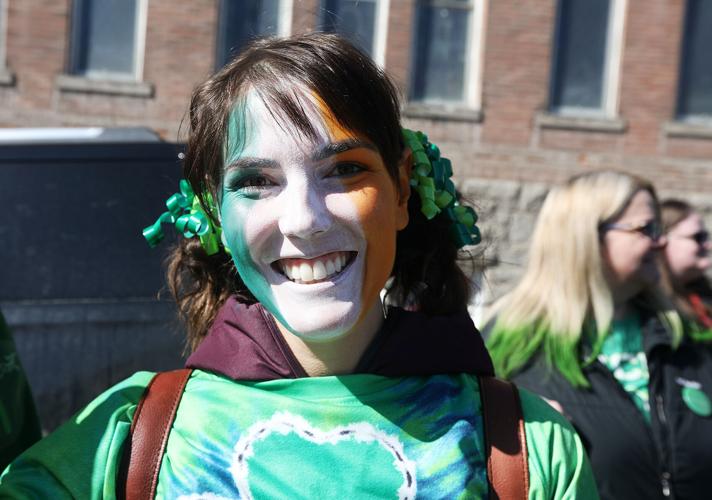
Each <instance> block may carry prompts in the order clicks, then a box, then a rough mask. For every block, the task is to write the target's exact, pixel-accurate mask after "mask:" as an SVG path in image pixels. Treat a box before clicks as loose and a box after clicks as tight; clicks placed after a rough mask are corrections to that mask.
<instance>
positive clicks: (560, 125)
mask: <svg viewBox="0 0 712 500" xmlns="http://www.w3.org/2000/svg"><path fill="white" fill-rule="evenodd" d="M536 125H537V126H538V127H540V128H551V129H560V130H585V131H590V132H607V133H622V132H625V130H626V128H627V126H628V124H627V123H626V121H625V120H624V119H622V118H597V117H591V116H566V115H557V114H552V113H538V114H537V115H536Z"/></svg>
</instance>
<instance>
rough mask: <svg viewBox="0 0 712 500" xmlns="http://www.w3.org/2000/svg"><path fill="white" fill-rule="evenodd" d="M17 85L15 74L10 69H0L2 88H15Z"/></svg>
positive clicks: (0, 85) (0, 84)
mask: <svg viewBox="0 0 712 500" xmlns="http://www.w3.org/2000/svg"><path fill="white" fill-rule="evenodd" d="M14 85H15V73H14V72H13V71H11V70H10V69H9V68H0V87H13V86H14Z"/></svg>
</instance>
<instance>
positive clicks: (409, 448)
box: [0, 371, 598, 500]
mask: <svg viewBox="0 0 712 500" xmlns="http://www.w3.org/2000/svg"><path fill="white" fill-rule="evenodd" d="M151 377H152V374H151V373H146V372H142V373H137V374H136V375H134V376H132V377H131V378H129V379H128V380H126V381H124V382H122V383H120V384H118V385H117V386H115V387H113V388H112V389H110V390H108V391H106V392H105V393H104V394H102V395H101V396H100V397H98V398H97V399H96V400H95V401H94V402H92V403H91V404H90V405H89V406H88V407H87V408H86V409H85V410H83V411H82V412H80V413H79V414H78V415H76V416H75V417H74V418H72V419H71V420H70V421H69V422H67V423H66V424H65V425H63V426H62V427H61V428H60V429H58V430H57V431H56V432H55V433H54V434H52V435H51V436H49V437H47V438H46V439H45V440H43V441H42V442H40V443H38V444H37V445H36V446H35V447H33V448H32V449H30V450H29V451H28V452H27V453H25V454H24V455H23V456H22V457H21V458H20V459H18V460H17V461H16V462H15V463H14V464H12V465H11V466H10V468H9V469H8V470H7V471H6V472H5V474H4V475H3V476H2V478H1V479H0V496H2V495H5V494H8V495H17V496H19V497H27V496H32V495H35V496H36V497H41V498H53V499H60V498H71V497H75V498H92V499H94V498H113V497H114V491H115V477H116V472H117V468H118V465H119V462H120V458H121V450H122V445H123V442H124V440H125V438H126V436H127V433H128V430H129V426H130V422H131V418H132V415H133V413H134V411H135V408H136V403H137V401H138V400H139V398H140V396H141V393H142V392H143V389H144V387H145V386H146V384H148V382H149V381H150V379H151ZM521 400H522V409H523V413H524V419H525V431H526V438H527V450H528V460H529V471H530V495H529V498H531V499H564V498H571V499H573V498H576V499H589V498H590V499H595V498H598V496H597V494H596V487H595V484H594V481H593V476H592V473H591V470H590V467H589V464H588V460H587V458H586V455H585V452H584V449H583V446H582V444H581V441H580V440H579V438H578V436H577V435H576V433H575V432H574V431H573V429H572V428H571V426H570V425H569V424H568V423H567V422H566V421H565V419H564V418H563V417H561V415H559V414H558V413H557V412H555V411H554V410H553V409H552V408H550V407H549V405H548V404H547V403H545V402H544V401H542V400H541V399H540V398H539V397H537V396H534V395H532V394H530V393H529V392H526V391H523V390H522V391H521ZM484 456H485V454H484V444H483V434H482V417H481V411H480V397H479V387H478V384H477V379H476V378H475V377H473V376H469V375H459V376H449V375H437V376H431V377H402V378H387V377H381V376H376V375H348V376H329V377H314V378H300V379H285V380H273V381H267V382H241V383H238V382H234V381H232V380H229V379H227V378H224V377H221V376H218V375H215V374H211V373H207V372H203V371H195V372H194V373H193V376H192V377H191V379H190V380H189V382H188V385H187V386H186V390H185V392H184V395H183V399H182V400H181V404H180V407H179V409H178V412H177V415H176V420H175V422H174V424H173V428H172V431H171V434H170V438H169V440H168V444H167V447H166V454H165V456H164V458H163V462H162V467H161V471H160V474H159V482H158V489H157V498H171V499H173V498H179V499H184V500H187V499H198V498H205V499H211V500H219V499H226V498H358V499H367V498H394V499H396V498H486V497H487V477H486V467H485V463H484Z"/></svg>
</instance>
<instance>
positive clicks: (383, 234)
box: [220, 92, 409, 341]
mask: <svg viewBox="0 0 712 500" xmlns="http://www.w3.org/2000/svg"><path fill="white" fill-rule="evenodd" d="M314 101H315V100H314V99H310V98H309V97H308V95H307V94H306V93H305V94H304V98H303V99H302V105H303V106H304V108H305V109H306V110H307V114H308V115H309V117H310V118H311V120H312V123H313V124H314V125H315V128H316V129H317V135H318V137H317V138H316V139H309V138H306V137H304V136H303V135H300V134H299V133H296V132H293V131H292V132H290V131H288V130H285V129H286V128H287V126H285V125H284V124H280V123H277V122H276V121H275V119H274V118H273V117H272V115H271V114H270V112H269V110H268V109H267V107H266V106H265V104H264V103H263V102H262V101H261V100H260V99H259V98H258V97H257V96H256V95H255V94H254V92H253V93H250V94H249V95H248V98H247V100H246V103H245V105H244V112H242V113H238V112H236V111H234V112H233V116H232V123H231V127H230V130H229V133H228V136H229V137H228V146H227V151H226V153H227V154H226V159H227V160H226V165H225V171H224V179H223V186H222V199H221V202H220V213H221V219H222V227H223V238H224V240H225V243H226V245H227V246H228V247H229V248H230V250H231V252H232V255H233V259H234V261H235V264H236V266H237V270H238V273H239V274H240V277H241V278H242V280H243V281H244V283H245V285H247V287H248V288H249V289H250V291H251V292H252V293H253V294H254V296H255V297H256V298H257V299H258V300H259V301H260V302H261V303H262V304H263V305H264V306H265V307H266V308H267V310H268V311H270V313H272V315H273V316H274V317H275V318H276V319H277V321H279V322H280V323H281V324H282V326H284V327H286V328H287V329H288V330H289V331H291V332H292V333H294V334H296V335H298V336H300V337H302V338H303V339H305V340H316V341H319V340H329V339H333V338H337V337H339V336H342V335H345V334H347V333H349V332H350V331H352V330H353V329H354V327H355V326H356V325H357V324H358V323H359V321H360V320H361V319H363V317H364V316H365V315H366V313H367V312H368V311H369V310H370V309H371V308H373V307H374V306H375V304H376V302H377V301H379V300H380V298H379V293H380V290H381V288H382V287H383V285H384V283H385V282H386V280H387V279H388V277H389V276H390V273H391V270H392V267H393V262H394V258H395V249H396V232H397V231H398V230H400V229H403V228H404V227H405V226H406V224H407V223H408V211H407V196H408V195H407V193H408V192H409V191H408V179H407V174H405V175H401V176H400V179H399V183H400V184H401V186H400V188H401V189H400V190H399V187H398V186H397V185H396V183H395V182H394V181H393V179H392V178H391V177H390V175H389V174H388V171H387V169H386V166H385V164H384V163H383V159H382V158H381V155H380V154H379V153H378V151H377V150H376V148H375V146H373V145H372V144H371V143H370V142H369V141H368V140H367V139H366V138H365V137H363V136H360V135H358V134H354V133H352V132H349V131H347V130H344V129H343V128H342V127H340V126H339V125H338V124H337V123H336V122H335V121H334V119H333V117H332V115H331V113H330V112H329V111H328V110H326V109H324V107H323V106H321V105H320V104H319V103H318V102H317V103H315V102H314ZM237 124H239V125H240V126H239V127H237V126H235V125H237ZM239 130H243V131H244V132H239ZM237 134H240V136H241V139H242V140H240V141H236V140H235V137H234V136H235V135H237ZM238 142H239V143H241V146H239V147H238V146H235V144H236V143H238ZM401 192H402V193H406V194H405V195H401V194H400V193H401Z"/></svg>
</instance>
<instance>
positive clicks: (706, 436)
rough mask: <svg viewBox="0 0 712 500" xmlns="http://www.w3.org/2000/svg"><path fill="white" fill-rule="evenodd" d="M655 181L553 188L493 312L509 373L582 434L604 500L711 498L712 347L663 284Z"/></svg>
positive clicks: (611, 177)
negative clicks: (689, 325)
mask: <svg viewBox="0 0 712 500" xmlns="http://www.w3.org/2000/svg"><path fill="white" fill-rule="evenodd" d="M665 244H666V240H665V237H664V236H662V234H661V227H660V213H659V206H658V202H657V199H656V195H655V190H654V188H653V186H652V185H651V184H650V183H648V182H646V181H645V180H643V179H640V178H637V177H634V176H631V175H627V174H623V173H619V172H613V171H603V172H592V173H587V174H584V175H580V176H577V177H574V178H572V179H571V180H569V182H567V183H566V184H565V185H563V186H561V187H558V188H554V189H553V190H552V191H551V193H550V194H549V196H548V197H547V199H546V201H545V202H544V205H543V207H542V210H541V213H540V215H539V219H538V222H537V225H536V228H535V230H534V235H533V240H532V243H531V249H530V255H529V262H528V264H527V267H526V269H525V271H524V276H523V278H522V280H521V282H520V283H519V284H518V285H517V286H516V287H515V288H514V290H513V291H512V292H511V293H509V294H508V295H506V296H505V297H503V298H502V299H501V300H500V301H499V302H497V303H496V304H495V306H494V307H493V311H491V313H490V318H493V319H490V322H489V326H490V334H489V342H488V343H489V348H490V352H491V355H492V357H493V360H494V363H495V367H496V369H497V371H498V373H499V375H500V376H503V377H506V378H510V379H514V380H515V381H516V382H517V383H518V384H520V385H521V386H523V387H526V388H528V389H530V390H533V391H534V392H537V393H539V394H540V395H542V396H543V397H545V398H547V399H549V400H550V401H552V402H553V403H554V406H556V407H557V408H560V409H561V411H562V412H563V413H564V414H565V415H566V416H567V417H569V419H570V420H571V421H572V422H573V424H574V426H575V427H576V428H577V430H578V431H579V434H580V435H581V437H582V439H583V441H584V444H585V446H586V447H587V450H588V452H589V454H590V458H591V462H592V466H593V469H594V475H595V476H596V480H597V483H598V487H599V492H600V494H601V498H611V499H612V498H616V499H620V498H625V499H627V498H646V499H655V498H668V497H674V498H676V499H693V498H703V497H706V498H708V495H709V488H708V478H707V476H708V474H709V471H710V470H712V419H710V416H711V415H712V404H711V403H710V397H711V396H712V357H710V352H709V350H707V349H704V350H702V349H697V348H695V346H694V345H693V341H692V340H691V339H690V338H689V337H688V335H687V333H686V332H685V331H684V330H685V329H684V327H683V324H682V321H681V319H680V316H679V315H678V313H677V312H676V311H675V310H674V308H673V307H672V306H671V305H670V304H669V302H667V301H666V299H665V298H664V295H663V294H662V293H661V292H660V290H659V288H658V286H657V282H658V278H659V272H658V270H657V266H656V260H657V254H658V253H659V252H660V251H661V249H663V248H664V247H665Z"/></svg>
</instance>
